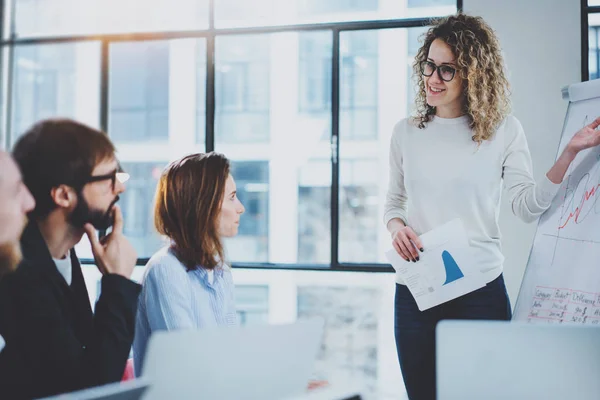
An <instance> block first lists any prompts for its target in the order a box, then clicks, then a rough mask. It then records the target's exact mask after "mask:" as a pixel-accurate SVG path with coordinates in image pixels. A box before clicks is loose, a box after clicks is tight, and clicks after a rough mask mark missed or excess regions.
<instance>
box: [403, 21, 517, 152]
mask: <svg viewBox="0 0 600 400" xmlns="http://www.w3.org/2000/svg"><path fill="white" fill-rule="evenodd" d="M433 23H434V26H433V27H431V28H430V29H429V30H428V31H427V33H426V34H425V35H424V39H423V45H422V46H421V48H420V49H419V51H418V52H417V55H416V56H415V61H414V64H413V71H414V73H415V77H416V81H417V93H416V98H415V101H416V116H415V117H414V119H415V121H416V122H417V123H418V126H419V128H421V129H423V128H425V126H426V124H427V122H429V121H431V119H432V117H433V116H434V115H435V107H432V106H430V105H429V104H427V99H426V97H425V96H426V90H425V79H424V77H423V75H422V73H421V69H420V64H421V62H422V61H425V60H427V56H428V54H429V48H430V46H431V43H432V42H433V41H434V40H435V39H441V40H443V41H444V42H445V43H446V44H447V45H448V46H450V48H451V49H452V52H453V53H454V55H455V57H456V63H457V67H458V68H457V73H459V74H460V77H461V78H462V79H463V96H464V99H465V101H464V102H463V107H464V108H463V112H464V114H465V115H467V116H468V117H469V125H470V127H471V130H472V131H473V137H472V139H473V141H474V142H477V143H478V144H481V143H482V142H483V141H484V140H489V139H490V138H491V137H492V135H493V134H494V132H495V131H496V129H497V128H498V127H499V125H500V123H501V122H502V120H504V118H506V116H507V115H508V113H509V112H510V100H509V95H510V88H509V83H508V79H506V75H505V73H504V60H503V58H502V51H501V49H500V43H499V42H498V38H497V37H496V34H495V33H494V31H493V30H492V28H491V27H490V26H489V25H488V24H487V23H486V22H485V21H484V20H483V18H481V17H473V16H469V15H465V14H462V13H459V14H456V15H451V16H449V17H445V18H441V19H438V20H435V21H433Z"/></svg>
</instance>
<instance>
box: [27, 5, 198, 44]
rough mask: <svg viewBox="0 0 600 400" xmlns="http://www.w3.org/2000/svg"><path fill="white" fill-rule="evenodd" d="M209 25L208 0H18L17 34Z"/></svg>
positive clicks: (103, 31) (72, 33)
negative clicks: (175, 0) (172, 0)
mask: <svg viewBox="0 0 600 400" xmlns="http://www.w3.org/2000/svg"><path fill="white" fill-rule="evenodd" d="M207 27H208V0H177V2H176V3H173V2H171V1H168V0H152V1H148V0H15V32H16V34H17V36H18V37H36V36H63V35H74V34H102V33H118V32H122V33H129V32H152V31H177V30H192V29H203V28H207Z"/></svg>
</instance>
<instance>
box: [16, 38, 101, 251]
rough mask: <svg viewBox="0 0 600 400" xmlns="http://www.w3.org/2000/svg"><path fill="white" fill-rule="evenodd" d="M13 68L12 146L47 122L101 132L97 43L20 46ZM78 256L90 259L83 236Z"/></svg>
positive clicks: (98, 45)
mask: <svg viewBox="0 0 600 400" xmlns="http://www.w3.org/2000/svg"><path fill="white" fill-rule="evenodd" d="M13 68H14V70H13V71H14V75H13V87H12V99H11V101H12V104H11V105H12V112H11V116H10V118H11V131H10V141H11V143H12V144H14V143H15V142H16V140H17V139H18V137H19V136H20V135H22V134H23V133H24V132H25V131H26V130H27V129H29V128H30V127H31V126H32V125H33V124H34V123H35V122H37V121H39V120H41V119H45V118H51V117H67V118H73V119H75V120H77V121H80V122H83V123H85V124H88V125H90V126H93V127H96V128H98V125H99V115H100V43H99V42H81V43H67V44H48V45H25V46H17V47H15V51H14V58H13ZM76 251H77V253H78V255H79V256H80V257H83V258H91V250H90V247H89V243H88V240H87V238H86V237H85V236H84V237H83V239H82V240H81V242H80V243H79V244H78V245H77V246H76Z"/></svg>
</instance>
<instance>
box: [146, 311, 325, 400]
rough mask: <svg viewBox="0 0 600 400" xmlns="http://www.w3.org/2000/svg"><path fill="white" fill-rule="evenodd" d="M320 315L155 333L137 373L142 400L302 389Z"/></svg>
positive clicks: (267, 399)
mask: <svg viewBox="0 0 600 400" xmlns="http://www.w3.org/2000/svg"><path fill="white" fill-rule="evenodd" d="M322 336H323V320H322V319H311V320H304V321H299V322H296V323H293V324H286V325H254V326H244V327H220V328H208V329H203V330H197V331H192V330H186V331H172V332H157V333H155V334H153V335H152V337H151V338H150V342H149V343H148V350H147V353H146V357H145V358H144V364H143V367H142V371H141V372H142V376H143V377H144V378H146V379H148V380H149V381H150V382H152V387H151V388H150V390H148V393H147V395H146V396H145V397H144V399H145V400H164V399H178V400H186V399H203V400H210V399H219V400H228V399H235V400H244V399H252V400H255V399H261V400H272V399H273V400H274V399H277V400H279V399H282V398H285V397H290V396H294V395H299V394H302V393H304V392H306V388H307V386H308V382H309V379H310V378H311V375H312V373H313V369H314V364H315V359H316V357H317V352H318V350H319V348H320V344H321V341H322Z"/></svg>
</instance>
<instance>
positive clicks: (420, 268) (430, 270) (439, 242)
mask: <svg viewBox="0 0 600 400" xmlns="http://www.w3.org/2000/svg"><path fill="white" fill-rule="evenodd" d="M421 242H422V243H423V248H424V250H425V251H424V252H423V253H419V257H420V261H417V262H416V263H413V262H406V260H404V259H403V258H402V257H400V255H399V254H398V253H397V252H396V250H394V249H391V250H388V251H387V252H386V253H385V255H386V257H387V259H388V260H389V261H390V263H391V264H392V266H393V267H394V269H395V270H396V272H397V273H399V274H400V276H401V277H402V279H403V280H404V282H405V283H406V286H407V287H408V289H409V290H410V292H411V294H412V295H413V297H414V298H415V300H416V302H417V306H418V307H419V310H421V311H424V310H427V309H429V308H431V307H435V306H437V305H439V304H442V303H445V302H447V301H450V300H452V299H455V298H457V297H460V296H463V295H465V294H467V293H470V292H472V291H474V290H477V289H479V288H481V287H483V286H485V285H486V281H485V279H484V277H483V275H482V274H481V272H480V271H479V269H477V266H476V265H475V263H474V261H473V257H472V254H471V248H470V247H469V239H468V237H467V232H466V230H465V228H464V225H463V223H462V221H461V220H460V219H455V220H452V221H450V222H448V223H446V224H444V225H442V226H440V227H438V228H435V229H433V230H431V231H429V232H427V233H425V234H423V235H421Z"/></svg>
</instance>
